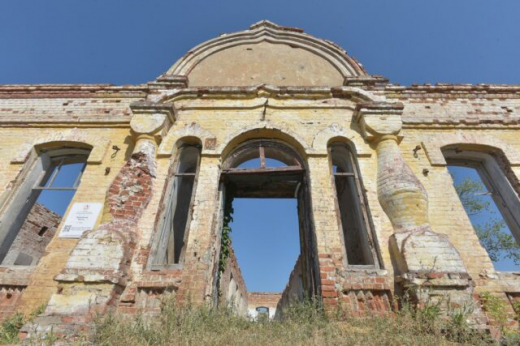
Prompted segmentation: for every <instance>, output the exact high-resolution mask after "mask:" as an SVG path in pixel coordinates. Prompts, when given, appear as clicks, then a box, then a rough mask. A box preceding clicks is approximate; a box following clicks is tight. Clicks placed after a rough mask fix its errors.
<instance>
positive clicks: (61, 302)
mask: <svg viewBox="0 0 520 346" xmlns="http://www.w3.org/2000/svg"><path fill="white" fill-rule="evenodd" d="M133 111H134V113H135V114H134V116H133V118H132V121H131V123H130V126H131V130H132V131H131V134H132V136H133V138H134V141H135V146H134V149H133V153H132V155H131V156H130V158H129V160H128V161H127V162H126V164H125V165H124V166H123V167H122V168H121V170H120V171H119V173H118V174H117V176H116V177H115V179H114V181H113V182H112V184H111V185H110V187H109V189H108V191H107V194H106V198H105V207H104V210H103V216H102V219H101V224H100V225H99V227H97V228H96V229H94V230H91V231H87V232H85V233H84V234H83V235H82V236H81V238H80V239H79V241H78V243H77V245H76V247H75V248H74V250H73V251H72V253H71V255H70V257H69V258H68V260H67V263H66V265H65V268H64V269H63V270H62V271H61V273H60V274H58V275H57V276H56V277H55V278H54V280H55V281H58V283H59V285H58V291H57V292H56V293H55V294H53V295H52V296H51V298H50V300H49V303H48V305H47V308H46V310H45V312H44V313H43V314H42V315H41V316H39V317H38V318H36V319H35V320H34V324H33V325H29V326H25V327H24V328H23V330H24V331H25V333H29V332H32V331H35V330H36V331H37V332H40V333H46V332H48V331H50V330H51V329H52V330H53V332H54V333H55V334H58V335H73V334H75V333H77V332H78V330H82V329H85V328H88V325H89V323H90V322H91V320H92V317H93V315H94V314H96V313H105V312H107V310H109V309H111V308H113V307H115V304H116V302H117V300H118V299H119V297H120V295H121V293H122V292H123V290H124V288H125V286H126V284H127V282H128V280H129V279H131V278H130V277H129V276H130V271H129V267H130V263H131V261H132V257H133V254H134V249H135V247H136V239H137V237H138V234H139V229H138V222H139V220H140V218H141V215H142V213H143V211H144V209H145V208H146V206H147V205H148V202H149V201H150V199H151V197H152V184H153V181H154V178H155V156H156V151H157V144H158V142H159V141H160V139H161V138H162V135H163V134H164V133H165V132H166V131H167V127H168V125H169V124H170V120H171V117H169V115H170V114H169V113H168V112H164V108H163V107H160V108H159V110H157V109H155V108H153V107H150V106H149V105H148V106H147V107H145V108H142V107H139V106H138V107H137V108H136V109H133ZM161 112H162V113H161Z"/></svg>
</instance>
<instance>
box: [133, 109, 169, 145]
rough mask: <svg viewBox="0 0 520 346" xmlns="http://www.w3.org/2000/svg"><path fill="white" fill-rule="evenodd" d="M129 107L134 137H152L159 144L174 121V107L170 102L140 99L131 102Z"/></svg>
mask: <svg viewBox="0 0 520 346" xmlns="http://www.w3.org/2000/svg"><path fill="white" fill-rule="evenodd" d="M130 109H131V110H132V113H133V116H132V120H130V127H131V129H132V133H133V135H134V136H135V138H136V139H142V138H153V140H154V141H155V143H156V144H159V143H160V142H161V140H162V138H163V137H164V136H166V133H167V132H168V130H169V128H170V127H171V125H172V124H173V123H174V122H175V109H174V108H173V105H170V104H158V103H152V102H145V101H141V102H134V103H132V104H131V105H130Z"/></svg>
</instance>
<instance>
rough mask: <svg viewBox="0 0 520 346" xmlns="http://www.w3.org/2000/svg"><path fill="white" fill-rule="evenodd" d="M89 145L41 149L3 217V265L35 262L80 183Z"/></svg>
mask: <svg viewBox="0 0 520 346" xmlns="http://www.w3.org/2000/svg"><path fill="white" fill-rule="evenodd" d="M89 154H90V150H89V149H80V148H60V149H53V150H47V151H40V152H39V154H38V157H37V158H36V159H34V160H33V161H34V162H33V165H32V168H31V169H30V172H27V175H26V179H25V181H24V182H23V184H22V185H21V186H19V189H18V190H19V191H18V193H17V194H16V195H15V197H14V199H13V200H12V202H11V205H10V207H9V208H8V210H7V212H6V215H5V216H4V217H2V221H1V225H2V228H1V233H0V236H1V237H2V238H3V240H2V245H1V248H0V256H1V260H2V264H3V265H36V264H37V263H38V262H39V260H40V259H41V257H42V256H43V254H44V252H45V248H46V247H47V245H48V244H49V242H50V241H51V240H52V238H53V237H54V235H55V234H56V232H57V230H58V226H59V224H60V222H61V219H62V217H63V215H64V213H65V211H66V210H67V208H68V206H69V204H70V202H71V200H72V198H73V197H74V194H75V193H76V190H77V188H78V186H79V184H80V181H81V176H82V174H83V171H84V169H85V167H86V161H87V158H88V155H89Z"/></svg>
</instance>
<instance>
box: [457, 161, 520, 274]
mask: <svg viewBox="0 0 520 346" xmlns="http://www.w3.org/2000/svg"><path fill="white" fill-rule="evenodd" d="M455 163H456V164H455ZM448 170H449V172H450V174H451V176H452V178H453V183H454V186H455V189H456V191H457V194H458V195H459V198H460V200H461V203H462V205H463V206H464V209H465V211H466V213H467V214H468V217H469V219H470V221H471V224H472V225H473V228H474V229H475V232H476V234H477V236H478V238H479V240H480V243H481V245H482V246H483V247H484V249H486V251H487V252H488V254H489V256H490V258H491V260H492V262H493V264H494V267H495V269H496V270H499V271H518V270H520V246H519V244H518V241H517V240H516V239H515V236H514V233H513V232H512V228H511V223H512V221H511V220H510V219H509V220H508V218H507V217H506V216H507V213H508V209H509V208H513V207H514V206H512V205H508V204H509V203H511V202H508V201H507V199H506V198H505V197H504V196H503V195H502V193H501V192H500V191H499V189H500V187H498V186H496V184H506V181H505V178H504V177H503V176H498V175H493V178H491V175H490V174H489V172H488V171H487V169H486V168H485V167H484V165H483V164H481V163H480V162H470V161H467V162H465V161H457V162H455V161H450V164H449V165H448ZM500 180H503V181H500ZM497 202H498V203H497ZM504 212H505V213H506V214H504ZM513 224H514V223H513Z"/></svg>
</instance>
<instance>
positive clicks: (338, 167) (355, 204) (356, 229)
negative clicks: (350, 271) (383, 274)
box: [329, 142, 377, 266]
mask: <svg viewBox="0 0 520 346" xmlns="http://www.w3.org/2000/svg"><path fill="white" fill-rule="evenodd" d="M329 156H330V159H331V163H332V173H333V177H334V186H335V190H336V201H337V209H338V210H339V214H340V223H341V228H342V231H343V240H344V242H345V251H346V254H347V262H348V264H349V265H354V266H362V265H364V266H374V265H376V263H377V262H376V261H377V254H376V250H375V248H374V241H373V236H372V231H371V229H372V227H371V224H370V218H369V213H368V205H367V202H366V198H365V196H364V190H363V185H362V182H361V179H360V177H359V171H358V168H357V165H356V160H355V157H354V155H353V154H352V151H351V149H350V147H349V146H348V145H347V144H345V143H342V142H334V143H332V144H330V146H329Z"/></svg>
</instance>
